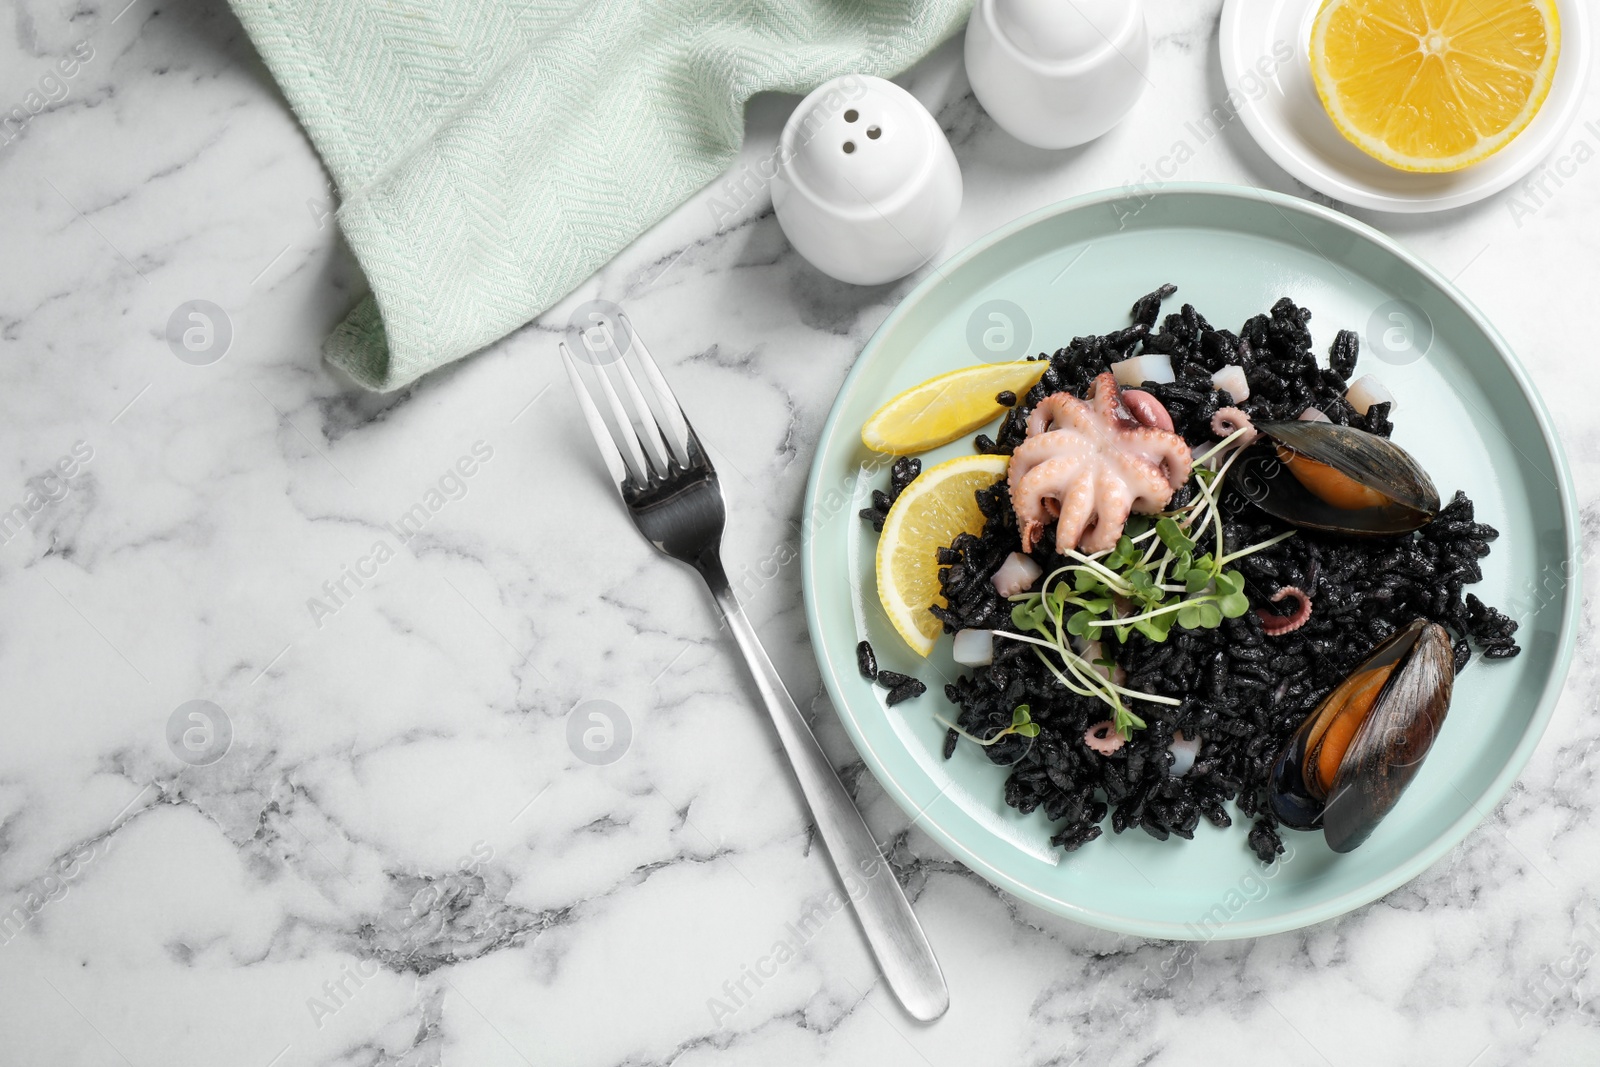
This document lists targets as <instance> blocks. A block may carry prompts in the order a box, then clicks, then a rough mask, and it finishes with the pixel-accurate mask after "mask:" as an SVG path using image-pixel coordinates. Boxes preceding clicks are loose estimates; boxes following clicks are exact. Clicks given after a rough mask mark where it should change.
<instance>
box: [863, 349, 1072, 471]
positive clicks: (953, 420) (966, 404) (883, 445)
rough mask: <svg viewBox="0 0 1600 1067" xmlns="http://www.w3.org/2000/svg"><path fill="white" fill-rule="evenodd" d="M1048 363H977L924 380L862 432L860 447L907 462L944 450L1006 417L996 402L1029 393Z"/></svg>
mask: <svg viewBox="0 0 1600 1067" xmlns="http://www.w3.org/2000/svg"><path fill="white" fill-rule="evenodd" d="M1049 366H1050V361H1049V360H1045V359H1040V360H1024V361H1020V362H1007V363H978V364H975V365H973V366H970V367H962V368H961V369H960V370H953V371H950V372H949V373H947V374H940V375H938V376H936V377H933V378H929V379H928V380H927V381H925V382H923V383H922V384H921V385H914V386H912V387H911V388H910V389H907V390H906V391H905V392H903V393H901V394H899V395H898V396H895V397H893V398H891V399H890V400H889V401H888V402H887V403H886V404H884V405H883V406H882V407H881V408H879V409H878V410H877V411H874V412H873V413H872V417H871V418H869V419H868V420H867V421H866V422H865V423H864V424H863V425H862V427H861V442H862V443H863V444H865V445H866V446H867V447H868V448H870V449H872V450H873V451H874V452H887V453H888V454H890V455H891V456H909V455H911V454H913V453H916V452H926V451H927V450H928V449H930V448H938V447H939V446H940V445H944V444H949V443H950V442H951V441H954V440H955V439H956V438H958V437H960V436H961V435H962V434H964V433H970V432H971V431H973V430H976V429H977V428H978V427H980V426H982V425H984V424H985V423H988V422H993V421H994V420H995V419H996V418H998V417H999V415H1000V413H1001V412H1003V411H1005V410H1006V409H1005V406H1004V405H1002V404H1001V403H1000V402H999V401H997V400H996V399H995V397H996V396H997V395H998V394H1000V393H1003V392H1006V391H1008V390H1009V391H1010V392H1013V393H1016V394H1017V395H1018V396H1019V397H1020V396H1021V395H1022V394H1023V393H1026V392H1027V391H1028V390H1029V389H1032V388H1033V386H1034V384H1035V383H1036V382H1038V380H1039V379H1040V377H1041V376H1043V374H1044V372H1045V369H1046V368H1048V367H1049Z"/></svg>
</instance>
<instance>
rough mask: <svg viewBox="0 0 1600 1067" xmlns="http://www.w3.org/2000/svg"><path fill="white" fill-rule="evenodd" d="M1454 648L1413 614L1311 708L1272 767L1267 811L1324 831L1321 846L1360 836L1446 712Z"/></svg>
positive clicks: (1399, 786)
mask: <svg viewBox="0 0 1600 1067" xmlns="http://www.w3.org/2000/svg"><path fill="white" fill-rule="evenodd" d="M1454 682H1455V653H1454V651H1453V650H1452V649H1451V647H1450V635H1449V634H1448V633H1446V632H1445V630H1444V628H1443V627H1442V626H1440V625H1439V624H1438V623H1434V622H1429V621H1428V620H1426V619H1418V620H1417V621H1416V622H1413V623H1412V624H1411V625H1409V626H1407V627H1406V628H1404V629H1403V630H1398V631H1396V632H1395V633H1394V634H1392V635H1390V636H1389V637H1388V638H1387V639H1386V640H1385V641H1383V642H1382V643H1381V644H1380V645H1378V647H1377V648H1375V649H1374V650H1373V651H1372V654H1371V655H1370V656H1368V657H1367V658H1366V660H1364V661H1363V662H1362V664H1361V665H1360V666H1359V667H1357V668H1356V669H1355V670H1354V671H1352V672H1351V674H1350V676H1349V677H1348V678H1346V679H1345V680H1344V681H1343V682H1341V683H1340V684H1339V686H1338V687H1337V688H1335V689H1334V691H1333V692H1331V693H1329V694H1328V696H1327V698H1326V699H1324V700H1323V701H1322V703H1321V704H1318V705H1317V708H1316V710H1315V711H1313V712H1312V713H1311V714H1310V715H1309V716H1308V717H1307V718H1306V721H1305V722H1304V723H1302V724H1301V726H1300V728H1299V729H1298V730H1296V731H1295V733H1294V735H1293V736H1292V737H1290V738H1289V741H1288V743H1287V744H1286V745H1285V746H1284V749H1283V751H1282V752H1281V753H1279V755H1278V759H1277V761H1276V762H1275V763H1274V764H1273V767H1272V791H1271V803H1272V810H1273V813H1274V814H1276V815H1277V817H1278V819H1279V821H1280V822H1282V823H1283V824H1284V825H1285V826H1288V827H1291V828H1293V829H1296V830H1314V829H1316V828H1317V827H1319V826H1320V827H1321V828H1322V832H1323V835H1324V836H1325V837H1326V838H1327V841H1328V847H1329V848H1331V849H1333V850H1334V851H1335V852H1349V851H1350V850H1351V849H1353V848H1355V847H1356V846H1357V845H1359V844H1361V842H1363V841H1365V840H1366V839H1367V837H1368V835H1369V834H1371V833H1372V831H1373V829H1374V828H1375V827H1376V826H1377V825H1378V822H1379V820H1381V819H1382V818H1383V817H1384V816H1385V815H1387V814H1388V813H1389V810H1390V809H1391V808H1393V807H1394V805H1395V803H1396V802H1397V801H1398V800H1399V799H1400V794H1401V793H1403V792H1404V791H1405V788H1406V786H1408V785H1410V784H1411V779H1412V778H1413V777H1415V775H1416V773H1417V769H1418V768H1419V767H1420V766H1421V765H1422V760H1423V757H1425V756H1426V755H1427V754H1428V750H1429V749H1430V748H1431V747H1432V746H1433V740H1434V738H1435V737H1437V736H1438V733H1439V728H1440V727H1441V726H1442V725H1443V724H1444V717H1445V715H1446V713H1447V712H1448V711H1449V710H1450V690H1451V687H1452V686H1453V685H1454Z"/></svg>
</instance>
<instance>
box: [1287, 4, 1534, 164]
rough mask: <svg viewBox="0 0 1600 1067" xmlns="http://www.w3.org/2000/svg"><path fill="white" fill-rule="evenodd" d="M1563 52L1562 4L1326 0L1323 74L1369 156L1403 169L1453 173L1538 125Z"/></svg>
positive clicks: (1314, 36)
mask: <svg viewBox="0 0 1600 1067" xmlns="http://www.w3.org/2000/svg"><path fill="white" fill-rule="evenodd" d="M1560 51H1561V20H1560V17H1559V16H1558V15H1557V14H1556V8H1555V3H1554V0H1465V2H1464V0H1326V2H1325V3H1324V4H1323V5H1322V8H1321V10H1320V11H1318V13H1317V19H1316V22H1315V23H1314V24H1313V26H1312V30H1311V76H1312V79H1313V80H1314V81H1315V82H1316V86H1317V95H1318V96H1320V97H1321V98H1322V105H1323V107H1325V108H1327V111H1328V116H1329V117H1330V118H1331V119H1333V124H1334V125H1335V126H1337V127H1338V128H1339V132H1340V133H1342V134H1344V136H1345V137H1346V138H1347V139H1348V140H1349V141H1350V142H1351V143H1353V144H1354V145H1356V147H1358V148H1360V149H1361V150H1362V151H1363V152H1366V153H1367V154H1368V155H1370V156H1372V157H1374V158H1376V159H1380V160H1382V161H1383V162H1385V163H1387V164H1389V165H1390V166H1391V167H1397V168H1399V169H1400V170H1410V171H1452V170H1460V169H1461V168H1463V167H1468V166H1471V165H1472V164H1474V163H1478V162H1481V161H1482V160H1484V159H1487V158H1488V157H1489V156H1491V155H1493V154H1494V153H1496V152H1498V151H1499V150H1500V149H1502V148H1504V147H1505V146H1506V145H1508V144H1510V143H1511V141H1512V139H1513V138H1515V137H1516V136H1517V134H1519V133H1521V132H1522V131H1523V130H1524V129H1525V128H1526V127H1527V125H1528V123H1529V122H1531V121H1532V120H1533V116H1534V115H1535V114H1537V113H1538V111H1539V107H1540V105H1542V104H1543V103H1544V101H1545V97H1546V96H1548V95H1549V93H1550V82H1551V79H1552V78H1553V77H1554V76H1555V70H1556V58H1557V56H1558V55H1559V54H1560Z"/></svg>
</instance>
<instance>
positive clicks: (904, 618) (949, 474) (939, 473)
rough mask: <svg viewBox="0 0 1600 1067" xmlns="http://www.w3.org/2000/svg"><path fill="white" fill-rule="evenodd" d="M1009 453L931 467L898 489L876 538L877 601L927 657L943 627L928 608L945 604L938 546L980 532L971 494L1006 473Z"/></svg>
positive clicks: (980, 523) (980, 514) (979, 515)
mask: <svg viewBox="0 0 1600 1067" xmlns="http://www.w3.org/2000/svg"><path fill="white" fill-rule="evenodd" d="M1010 462H1011V457H1010V456H960V457H958V458H956V459H952V460H950V461H949V462H948V463H941V464H939V465H938V466H937V467H930V468H929V469H928V470H925V471H923V472H922V473H921V474H920V475H918V476H917V477H916V478H915V479H914V480H913V481H912V482H911V484H910V485H908V486H906V487H905V488H904V489H902V490H901V491H900V495H899V496H898V497H896V498H895V502H894V505H893V506H892V507H891V508H890V509H889V515H888V517H887V518H885V519H884V521H883V533H882V534H881V535H880V537H879V540H878V599H879V600H881V601H882V602H883V610H884V611H885V612H887V613H888V615H889V621H890V622H892V623H894V628H895V629H896V630H898V631H900V636H901V637H903V638H905V640H906V644H908V645H910V646H911V647H912V648H913V649H915V650H916V651H917V654H918V655H922V656H926V655H927V654H928V653H929V652H931V651H933V643H934V641H935V640H937V639H938V637H939V635H940V634H941V633H942V632H943V631H944V627H943V625H942V624H941V623H940V622H939V620H938V619H936V618H934V617H933V615H932V613H931V612H929V611H928V607H929V605H932V604H937V605H939V606H940V607H944V606H945V599H944V595H943V594H942V593H940V591H939V560H938V555H937V553H938V550H939V549H941V548H944V547H945V546H947V545H949V544H950V542H952V541H954V540H955V539H956V535H957V534H960V533H970V534H973V535H976V534H979V533H981V532H982V531H983V522H984V519H983V512H981V511H979V510H978V501H977V500H976V498H975V497H974V496H973V494H974V493H976V492H977V491H978V490H979V489H987V488H988V487H989V486H991V485H993V484H994V483H995V481H996V480H997V479H999V478H1000V477H1002V476H1003V475H1004V474H1005V473H1006V466H1007V465H1008V464H1009V463H1010Z"/></svg>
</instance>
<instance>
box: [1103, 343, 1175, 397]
mask: <svg viewBox="0 0 1600 1067" xmlns="http://www.w3.org/2000/svg"><path fill="white" fill-rule="evenodd" d="M1111 373H1113V374H1115V375H1116V376H1117V384H1118V385H1121V386H1124V387H1129V388H1131V387H1133V386H1136V385H1142V384H1144V383H1145V382H1155V383H1156V384H1157V385H1169V384H1171V383H1172V382H1175V381H1177V377H1176V376H1175V375H1174V374H1173V373H1172V360H1171V359H1170V358H1169V357H1168V356H1166V355H1165V354H1163V353H1161V352H1146V353H1145V354H1144V355H1142V356H1134V357H1133V358H1132V359H1125V360H1123V361H1122V362H1121V363H1113V364H1111Z"/></svg>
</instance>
